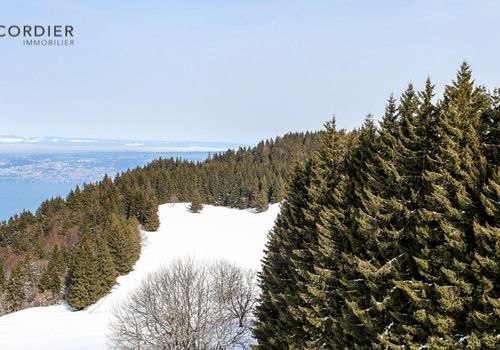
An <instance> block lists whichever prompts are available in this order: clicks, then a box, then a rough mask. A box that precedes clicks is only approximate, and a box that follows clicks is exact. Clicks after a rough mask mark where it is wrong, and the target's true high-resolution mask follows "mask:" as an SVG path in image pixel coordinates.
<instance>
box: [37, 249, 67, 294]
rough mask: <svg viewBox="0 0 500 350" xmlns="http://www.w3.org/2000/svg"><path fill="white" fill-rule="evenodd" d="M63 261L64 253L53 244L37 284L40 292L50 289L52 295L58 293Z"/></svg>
mask: <svg viewBox="0 0 500 350" xmlns="http://www.w3.org/2000/svg"><path fill="white" fill-rule="evenodd" d="M64 263H65V262H64V253H63V252H62V250H60V249H59V246H57V245H56V246H54V248H53V249H52V252H51V253H50V257H49V262H48V263H47V266H46V267H45V269H44V270H43V272H42V275H41V277H40V283H39V284H38V288H39V290H40V291H41V292H42V293H43V292H44V291H50V292H51V293H52V294H54V295H57V294H59V292H60V291H61V274H62V273H63V267H64Z"/></svg>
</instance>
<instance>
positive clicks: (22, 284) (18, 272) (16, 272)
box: [5, 258, 29, 311]
mask: <svg viewBox="0 0 500 350" xmlns="http://www.w3.org/2000/svg"><path fill="white" fill-rule="evenodd" d="M28 269H29V258H27V259H21V260H18V261H17V262H16V263H15V264H14V266H13V267H12V270H11V271H10V275H9V280H8V281H7V284H6V287H5V290H6V301H7V305H8V307H9V309H10V310H11V311H13V310H17V309H18V308H20V307H22V305H23V304H24V303H25V302H26V285H27V282H28V274H29V271H28Z"/></svg>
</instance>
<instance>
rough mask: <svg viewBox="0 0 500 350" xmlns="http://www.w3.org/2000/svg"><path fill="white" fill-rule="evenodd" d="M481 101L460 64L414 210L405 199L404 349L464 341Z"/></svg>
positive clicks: (444, 346)
mask: <svg viewBox="0 0 500 350" xmlns="http://www.w3.org/2000/svg"><path fill="white" fill-rule="evenodd" d="M484 101H485V99H484V93H483V92H482V90H481V89H478V88H476V87H474V84H473V81H472V79H471V73H470V69H469V67H468V65H467V64H465V63H464V64H463V65H462V66H461V68H460V70H459V72H458V75H457V80H456V81H455V82H454V83H453V84H452V85H450V86H447V87H446V89H445V94H444V98H443V101H442V102H441V104H440V106H439V107H440V113H439V115H438V118H437V123H436V136H437V138H436V143H437V147H435V151H434V154H432V155H428V157H427V159H428V160H429V164H430V166H429V169H425V171H424V176H423V178H422V181H423V184H422V187H423V188H425V189H426V191H425V193H424V194H423V195H422V196H420V197H417V198H420V199H419V200H418V201H417V202H416V206H415V204H414V203H415V201H414V198H413V197H412V198H410V204H411V207H410V209H411V210H410V213H411V216H410V221H409V224H410V226H408V229H409V231H408V232H410V233H411V232H412V228H413V227H414V230H415V231H414V233H413V234H412V235H411V236H410V239H409V240H408V241H409V242H410V245H409V247H408V253H409V256H410V257H411V259H410V260H408V264H410V265H411V266H413V268H414V270H415V271H412V277H411V278H409V279H408V280H406V281H401V282H399V283H398V287H399V288H401V289H402V290H403V291H404V292H405V293H406V296H407V298H408V299H409V302H410V305H409V308H408V310H407V313H408V314H409V315H411V317H412V318H413V320H412V322H411V324H410V325H405V327H404V331H405V332H406V333H407V334H408V335H409V337H406V338H405V339H406V340H405V343H406V345H407V346H424V345H426V344H428V345H429V346H431V348H435V349H450V348H459V347H461V346H463V342H464V339H467V333H468V330H467V322H466V319H467V313H468V308H469V305H471V302H472V295H473V284H472V283H471V282H472V279H471V276H470V270H469V268H468V267H469V266H470V263H471V262H472V261H471V247H472V246H471V244H472V242H473V237H472V233H471V228H472V222H471V219H472V220H473V218H474V216H475V210H474V207H475V203H474V201H475V198H476V197H477V194H476V193H475V191H477V189H478V188H480V185H479V184H480V176H479V175H480V173H481V169H482V168H483V161H482V157H481V154H480V143H479V134H478V131H477V130H478V129H479V125H478V123H479V120H480V119H479V118H480V115H481V113H482V112H483V107H484ZM410 170H411V169H410ZM413 213H416V214H417V215H413ZM405 343H404V344H405Z"/></svg>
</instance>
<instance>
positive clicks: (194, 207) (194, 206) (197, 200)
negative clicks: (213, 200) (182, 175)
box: [189, 188, 203, 213]
mask: <svg viewBox="0 0 500 350" xmlns="http://www.w3.org/2000/svg"><path fill="white" fill-rule="evenodd" d="M189 209H191V211H192V212H193V213H199V212H200V211H202V210H203V199H202V198H201V194H200V191H199V189H198V188H196V189H195V190H194V192H193V195H192V197H191V205H190V207H189Z"/></svg>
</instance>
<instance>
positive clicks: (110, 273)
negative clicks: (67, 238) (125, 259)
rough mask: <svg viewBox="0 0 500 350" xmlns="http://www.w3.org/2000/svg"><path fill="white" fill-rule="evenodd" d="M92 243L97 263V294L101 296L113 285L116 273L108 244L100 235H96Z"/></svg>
mask: <svg viewBox="0 0 500 350" xmlns="http://www.w3.org/2000/svg"><path fill="white" fill-rule="evenodd" d="M93 243H94V246H95V252H96V254H95V255H96V260H97V265H98V279H97V281H98V285H99V288H98V294H99V295H100V296H102V295H105V294H106V293H107V292H108V291H109V290H110V289H111V287H113V286H114V285H115V283H116V277H117V276H118V273H117V272H116V269H115V264H114V262H113V258H112V257H111V253H110V252H109V248H108V245H107V244H106V242H105V241H104V239H103V238H102V237H100V236H96V237H95V238H94V242H93Z"/></svg>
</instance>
